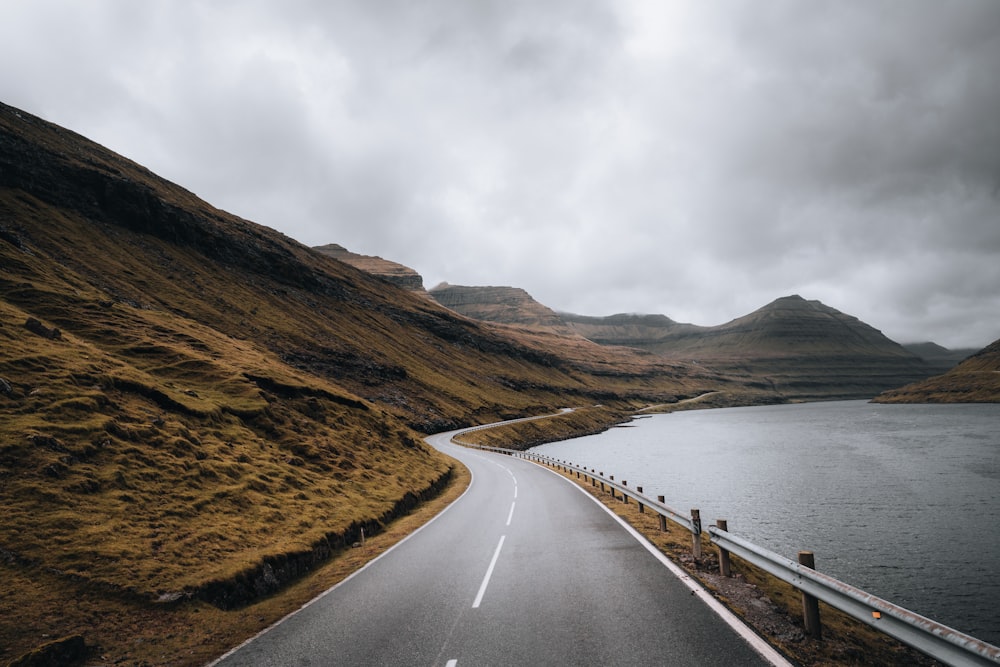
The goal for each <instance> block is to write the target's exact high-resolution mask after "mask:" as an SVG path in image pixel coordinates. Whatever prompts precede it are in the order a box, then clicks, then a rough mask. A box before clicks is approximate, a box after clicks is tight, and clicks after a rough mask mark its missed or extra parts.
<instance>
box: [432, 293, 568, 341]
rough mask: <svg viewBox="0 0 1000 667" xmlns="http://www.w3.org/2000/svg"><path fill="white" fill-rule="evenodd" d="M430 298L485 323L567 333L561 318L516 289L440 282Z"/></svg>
mask: <svg viewBox="0 0 1000 667" xmlns="http://www.w3.org/2000/svg"><path fill="white" fill-rule="evenodd" d="M430 295H431V297H433V298H434V300H435V301H437V302H438V303H440V304H441V305H442V306H445V307H446V308H450V309H451V310H453V311H455V312H456V313H461V314H462V315H465V316H466V317H471V318H473V319H476V320H483V321H485V322H497V323H499V324H513V325H517V326H522V327H528V328H532V329H542V330H547V331H555V332H557V333H563V334H570V333H572V331H571V330H570V329H569V328H568V327H566V325H565V324H564V323H563V320H562V318H561V317H560V316H559V315H558V314H557V313H556V312H555V311H554V310H552V309H551V308H549V307H547V306H543V305H542V304H540V303H538V302H537V301H535V300H534V299H533V298H532V297H531V295H530V294H528V293H527V292H525V291H524V290H523V289H520V288H518V287H467V286H463V285H449V284H448V283H441V284H440V285H438V286H437V287H434V288H433V289H431V290H430Z"/></svg>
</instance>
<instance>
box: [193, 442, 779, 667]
mask: <svg viewBox="0 0 1000 667" xmlns="http://www.w3.org/2000/svg"><path fill="white" fill-rule="evenodd" d="M451 435H452V434H450V433H447V434H440V435H437V436H432V437H430V438H428V441H429V442H430V443H431V444H432V445H434V446H435V447H437V448H438V449H441V450H442V451H444V452H445V453H447V454H449V455H451V456H453V457H455V458H456V459H459V460H460V461H462V462H463V463H464V464H465V465H467V466H468V467H469V469H470V470H471V471H472V474H473V481H472V485H471V486H470V487H469V490H468V491H467V492H466V493H465V494H464V495H463V496H462V497H461V498H460V499H459V500H457V501H455V502H454V503H453V504H452V505H451V506H450V507H449V508H448V509H447V510H445V511H444V512H443V513H441V514H439V515H438V516H437V518H435V519H434V520H433V521H431V522H430V523H428V524H426V525H425V526H424V527H423V528H421V529H420V530H419V531H417V532H416V533H414V534H412V535H411V536H410V537H409V538H407V539H406V540H405V541H403V542H401V543H400V544H398V545H397V546H396V547H395V548H394V549H392V550H390V551H388V552H386V553H385V554H384V555H383V556H381V557H380V558H378V559H376V560H375V561H372V562H371V563H370V564H369V565H368V566H366V567H365V568H363V569H362V570H360V571H359V572H357V573H356V574H355V575H354V576H352V577H350V578H349V579H347V580H345V581H343V582H342V583H340V584H339V585H337V586H335V587H334V588H331V589H330V590H329V591H327V592H326V593H324V594H323V595H322V596H320V597H319V598H317V599H316V600H314V601H313V602H312V603H310V604H309V605H307V606H306V607H304V608H303V609H302V610H300V611H299V612H297V613H295V614H293V615H291V616H289V617H287V618H285V619H284V620H283V621H281V622H280V623H278V624H277V625H275V626H273V627H271V628H270V629H269V630H267V631H265V632H264V633H262V634H260V635H258V636H257V637H256V638H254V639H253V640H251V641H250V642H248V643H246V644H244V645H242V646H240V647H239V648H238V649H236V650H234V651H233V652H230V653H229V654H227V655H226V656H224V657H223V658H222V659H220V660H219V661H216V663H213V664H216V665H220V666H225V667H234V666H236V665H255V666H266V665H316V666H319V665H322V666H324V667H328V666H331V665H351V666H353V665H386V666H389V665H399V666H401V667H402V666H406V667H413V666H415V665H426V666H440V667H466V666H472V665H619V664H621V665H658V666H662V665H698V666H709V665H726V666H727V667H732V666H734V665H768V664H775V662H772V661H774V660H777V661H778V664H786V663H781V662H780V656H777V654H774V653H773V652H772V653H771V660H772V661H769V660H768V659H765V658H764V657H763V656H762V655H760V654H759V653H758V652H757V651H756V650H755V649H754V648H753V647H752V646H751V643H750V642H755V643H756V645H757V650H761V651H765V652H766V651H767V650H769V649H767V647H766V645H764V644H763V642H761V641H760V640H759V639H758V638H756V636H754V635H753V634H752V633H749V631H745V634H746V635H747V637H749V639H748V638H747V637H743V636H741V635H740V634H738V633H737V631H736V630H734V628H733V627H732V626H733V625H736V626H739V623H738V621H735V620H734V619H731V623H732V624H730V623H727V622H726V621H724V620H723V618H722V617H720V616H719V615H718V614H717V613H716V611H713V609H711V608H710V607H709V604H706V599H707V598H708V597H709V596H707V595H706V594H704V593H703V592H700V593H695V592H692V589H691V588H690V587H689V585H688V583H686V582H684V581H682V580H681V579H680V578H679V577H678V576H676V575H675V574H674V573H672V572H671V571H670V570H669V569H668V568H667V566H665V564H664V561H665V559H663V558H662V557H658V556H657V555H655V554H654V553H653V552H652V551H653V550H651V549H650V548H647V546H646V545H644V544H643V541H641V538H639V537H638V536H636V535H634V534H632V533H630V532H629V531H628V530H627V529H626V528H625V527H623V525H621V524H620V522H619V521H618V520H617V519H616V517H614V515H612V514H611V513H610V512H609V511H607V510H606V509H605V508H604V507H603V506H602V505H600V504H599V503H597V502H595V501H594V500H593V499H592V498H591V497H590V496H589V495H588V494H587V493H586V492H584V491H582V490H581V489H579V488H578V487H576V485H574V484H573V483H571V482H569V481H567V480H565V479H563V478H562V477H560V476H559V475H556V474H554V473H552V472H550V471H548V470H546V469H544V468H542V467H540V466H537V465H535V464H533V463H530V462H527V461H524V460H521V459H515V458H511V457H506V456H502V455H498V454H491V453H486V452H479V451H473V450H469V449H465V448H462V447H457V446H455V445H452V444H450V443H449V440H450V437H451Z"/></svg>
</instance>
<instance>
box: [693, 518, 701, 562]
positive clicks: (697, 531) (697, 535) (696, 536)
mask: <svg viewBox="0 0 1000 667" xmlns="http://www.w3.org/2000/svg"><path fill="white" fill-rule="evenodd" d="M691 555H693V556H694V557H695V558H701V510H691Z"/></svg>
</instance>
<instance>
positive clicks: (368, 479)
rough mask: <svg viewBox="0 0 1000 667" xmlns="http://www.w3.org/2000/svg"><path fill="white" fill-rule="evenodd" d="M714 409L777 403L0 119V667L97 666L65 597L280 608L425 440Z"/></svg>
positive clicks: (423, 454) (64, 133)
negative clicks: (486, 301)
mask: <svg viewBox="0 0 1000 667" xmlns="http://www.w3.org/2000/svg"><path fill="white" fill-rule="evenodd" d="M720 388H722V389H730V390H732V391H734V392H745V393H746V392H749V393H754V394H755V395H757V396H764V397H767V396H769V397H770V398H769V400H772V401H773V400H778V399H777V397H776V396H775V395H774V394H773V393H772V394H768V393H767V392H766V391H764V390H763V389H761V388H759V387H758V388H755V387H752V386H749V385H748V384H746V383H744V382H743V381H742V380H741V379H739V378H729V377H725V376H723V375H721V374H718V373H714V372H712V371H708V370H706V369H704V368H699V367H696V366H692V365H690V364H685V363H683V362H676V361H671V360H668V359H664V358H662V357H655V356H653V355H649V354H643V353H641V352H638V351H635V350H628V349H624V348H619V349H613V348H604V347H601V346H598V345H596V344H594V343H591V342H590V341H585V340H583V339H581V338H579V337H567V336H559V335H556V334H552V333H548V332H528V331H517V332H515V331H513V330H511V329H510V328H509V327H508V328H504V327H500V326H499V325H497V326H494V325H489V324H484V323H480V322H476V321H474V320H471V319H468V318H466V317H463V316H461V315H458V314H456V313H454V312H452V311H450V310H448V309H446V308H444V307H442V306H440V305H438V304H436V303H434V302H433V301H431V300H429V299H427V298H425V297H423V296H420V295H418V294H414V293H412V292H410V291H407V290H405V289H400V288H398V287H396V286H394V285H392V284H390V283H389V282H386V281H385V280H383V279H380V278H377V277H375V276H372V275H370V274H369V273H366V272H365V271H361V270H358V269H357V268H355V267H354V266H350V265H349V264H347V263H345V262H343V261H339V260H337V259H334V258H332V257H329V256H327V255H325V254H322V253H320V252H317V251H315V250H313V249H311V248H308V247H306V246H304V245H302V244H300V243H298V242H296V241H294V240H292V239H290V238H288V237H286V236H284V235H282V234H280V233H278V232H276V231H274V230H272V229H269V228H267V227H263V226H260V225H257V224H254V223H252V222H250V221H247V220H244V219H241V218H238V217H236V216H233V215H231V214H228V213H226V212H224V211H221V210H218V209H216V208H214V207H212V206H211V205H210V204H208V203H206V202H204V201H202V200H200V199H198V198H197V197H196V196H195V195H193V194H192V193H191V192H189V191H187V190H185V189H184V188H182V187H180V186H178V185H176V184H174V183H170V182H168V181H165V180H163V179H161V178H159V177H157V176H156V175H155V174H153V173H151V172H150V171H149V170H147V169H145V168H144V167H142V166H140V165H138V164H136V163H134V162H132V161H130V160H128V159H126V158H124V157H122V156H119V155H117V154H114V153H112V152H111V151H109V150H107V149H105V148H103V147H101V146H99V145H98V144H95V143H93V142H91V141H89V140H87V139H86V138H84V137H82V136H80V135H78V134H75V133H73V132H71V131H68V130H65V129H63V128H60V127H58V126H55V125H53V124H51V123H47V122H45V121H43V120H41V119H39V118H37V117H34V116H32V115H30V114H28V113H25V112H23V111H20V110H17V109H14V108H12V107H9V106H6V105H2V104H0V505H2V506H3V508H4V520H3V522H0V574H2V575H3V577H4V581H5V584H4V596H3V609H4V610H7V612H10V611H11V610H16V618H15V614H12V613H4V614H0V616H2V617H4V619H5V620H4V621H3V622H0V658H3V659H4V662H6V661H7V659H13V658H16V657H17V655H18V654H19V653H23V652H24V651H27V650H29V649H31V648H32V646H33V644H32V643H31V642H32V641H41V640H40V638H41V637H42V636H43V635H45V636H61V635H64V634H69V633H72V632H85V633H88V641H89V640H90V639H91V637H90V636H89V635H90V634H92V633H97V637H96V641H98V642H99V643H100V642H114V641H117V639H116V636H113V635H115V634H116V633H114V632H111V631H108V630H107V629H106V628H105V626H104V625H100V627H99V628H98V629H94V628H93V624H94V623H97V620H96V618H97V616H95V615H91V616H90V617H88V618H80V617H79V615H77V616H74V618H78V620H77V621H75V623H76V625H75V626H72V627H68V624H69V623H70V621H68V620H65V619H67V618H69V615H68V614H64V613H61V612H60V611H59V610H60V609H62V610H67V609H77V608H78V606H79V601H78V599H77V598H76V597H74V596H77V595H88V596H96V597H98V598H100V599H101V600H102V603H101V604H112V603H116V604H119V603H120V605H121V606H120V607H117V608H116V609H119V611H118V612H115V614H119V616H118V617H119V618H124V619H132V618H137V616H136V614H138V613H139V612H138V611H137V610H144V611H142V614H141V615H143V617H146V616H149V617H150V618H152V619H154V620H150V621H149V622H150V623H153V624H155V622H156V621H155V616H156V614H155V613H154V612H149V613H148V614H147V611H146V606H144V605H147V606H148V605H150V604H155V601H157V600H160V601H179V602H178V603H180V602H182V601H184V600H186V599H189V598H193V599H195V600H201V601H204V602H205V603H210V604H211V605H215V606H217V607H220V608H227V609H228V608H233V607H240V606H243V605H246V604H248V603H249V602H250V601H252V600H254V599H256V598H258V597H260V596H262V595H267V594H268V593H270V592H272V591H274V590H276V589H277V588H280V587H281V586H283V585H284V584H285V583H287V582H288V581H289V580H291V579H294V578H295V577H296V576H298V575H299V574H301V573H302V572H304V571H307V570H309V569H310V568H312V567H315V566H316V565H317V564H318V563H321V562H322V561H323V560H324V559H325V558H327V557H328V556H329V555H330V554H331V553H333V552H335V551H336V550H338V549H340V548H342V547H343V546H344V545H350V544H351V543H352V542H354V541H355V540H357V539H358V535H359V534H360V531H361V530H362V529H364V530H365V531H366V532H367V533H368V534H372V533H373V532H376V531H378V530H380V529H381V527H382V526H383V525H384V523H385V522H386V521H388V520H389V519H390V518H392V517H393V516H396V515H398V514H399V513H401V512H404V511H406V510H407V509H408V508H411V507H412V506H413V505H414V503H416V502H417V501H418V499H419V498H421V497H424V496H426V495H427V494H432V493H435V492H436V490H438V489H440V488H441V487H442V485H444V484H446V483H447V482H448V480H449V476H450V475H451V470H452V469H451V465H452V464H451V462H450V461H449V460H447V459H445V458H444V457H442V456H441V455H439V454H437V453H436V452H435V451H433V450H431V449H430V448H428V447H426V446H425V445H424V443H423V441H422V439H421V438H420V433H427V432H432V431H438V430H443V429H447V428H455V427H459V426H463V425H470V424H474V423H481V422H486V421H490V420H496V419H499V418H506V417H516V416H526V415H532V414H540V413H544V412H550V411H554V410H556V409H557V408H560V407H563V406H566V405H593V404H596V403H600V404H604V405H607V406H609V407H611V408H618V409H622V410H631V409H635V408H636V407H639V406H644V405H648V404H649V403H658V402H670V401H676V400H677V399H678V398H683V397H690V396H695V395H698V394H700V393H702V392H705V391H709V390H716V389H720ZM88 600H91V601H92V600H93V598H88ZM115 601H118V602H115ZM87 604H90V602H88V603H87ZM45 605H47V606H45ZM88 608H89V607H88ZM122 610H124V611H122ZM74 613H75V612H74ZM108 614H109V616H108V617H109V618H110V617H111V616H114V614H112V613H111V612H108ZM122 614H124V616H122ZM99 616H100V617H101V618H104V612H101V614H99ZM135 622H138V621H135ZM131 623H132V621H130V620H121V621H120V622H119V625H118V626H117V627H119V628H130V627H131V626H130V624H131ZM131 631H134V629H133V630H128V631H125V634H126V635H127V634H128V632H131ZM119 634H120V633H119Z"/></svg>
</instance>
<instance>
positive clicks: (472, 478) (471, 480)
mask: <svg viewBox="0 0 1000 667" xmlns="http://www.w3.org/2000/svg"><path fill="white" fill-rule="evenodd" d="M437 435H439V436H440V435H441V434H437ZM429 437H434V436H429ZM432 446H433V445H432ZM466 469H467V470H468V471H469V486H467V487H466V488H465V491H463V492H462V495H460V496H459V497H458V498H455V500H453V501H451V503H449V505H448V506H447V507H445V508H444V509H443V510H441V511H440V512H438V513H437V514H435V515H434V517H433V518H431V520H430V521H428V522H427V523H425V524H424V525H422V526H420V527H419V528H417V529H416V530H415V531H413V532H412V533H410V534H409V535H407V536H406V537H404V538H403V539H401V540H400V541H399V542H396V543H395V544H394V545H392V546H391V547H389V548H388V549H386V550H385V551H383V552H382V553H380V554H379V555H378V556H376V557H375V558H373V559H371V560H370V561H368V562H367V563H365V564H364V565H362V566H361V567H360V568H358V569H357V570H355V571H354V572H351V573H350V574H349V575H347V576H346V577H345V578H343V579H341V580H340V581H338V582H337V583H336V584H334V585H333V586H331V587H330V588H328V589H326V590H325V591H323V592H322V593H320V594H319V595H317V596H316V597H314V598H313V599H312V600H309V602H306V603H305V604H304V605H302V606H301V607H299V608H298V609H296V610H295V611H293V612H291V613H290V614H288V615H286V616H284V617H283V618H281V619H279V620H277V621H275V622H274V623H273V624H271V625H269V626H268V627H266V628H264V629H263V630H261V631H260V632H258V633H257V634H255V635H254V636H253V637H250V638H249V639H247V640H246V641H244V642H243V643H242V644H240V645H239V646H234V647H233V648H231V649H229V650H228V651H226V652H225V653H224V654H222V655H220V656H219V657H218V658H216V659H215V660H213V661H212V662H210V663H208V665H206V666H205V667H214V666H215V665H217V664H219V663H220V662H222V661H223V660H225V659H226V658H228V657H229V656H231V655H232V654H234V653H236V652H237V651H239V650H240V649H241V648H243V647H244V646H246V645H247V644H249V643H250V642H252V641H254V640H256V639H257V638H258V637H260V636H261V635H264V634H267V633H268V632H270V631H271V630H273V629H274V628H276V627H278V626H279V625H281V624H282V623H284V622H285V621H287V620H288V619H290V618H291V617H292V616H295V614H297V613H299V612H300V611H302V610H303V609H305V608H306V607H309V606H312V605H313V604H314V603H316V602H318V601H320V600H322V599H323V598H325V597H326V596H327V595H329V594H330V593H332V592H333V591H335V590H337V589H338V588H340V587H341V586H343V585H344V584H346V583H347V582H348V581H350V580H351V579H353V578H354V577H356V576H358V575H359V574H361V573H362V572H364V571H365V570H367V569H368V568H369V567H371V566H372V565H374V564H375V563H377V562H378V561H380V560H382V559H383V558H385V557H386V556H388V555H389V554H391V553H392V552H393V551H395V550H396V549H397V548H399V547H401V546H402V545H403V544H404V543H406V542H408V541H409V540H410V538H411V537H413V536H414V535H416V534H417V533H419V532H420V531H422V530H423V529H424V528H426V527H427V526H429V525H431V524H432V523H434V522H435V521H437V520H438V519H439V518H441V515H443V514H444V513H445V512H447V511H448V510H450V509H451V508H452V507H454V506H455V505H456V504H457V503H458V501H460V500H461V499H462V498H464V497H465V494H467V493H468V492H469V490H470V489H471V488H472V485H473V484H474V483H475V482H476V476H475V475H474V474H473V473H472V469H471V468H469V467H468V466H466ZM501 542H502V540H501Z"/></svg>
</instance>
